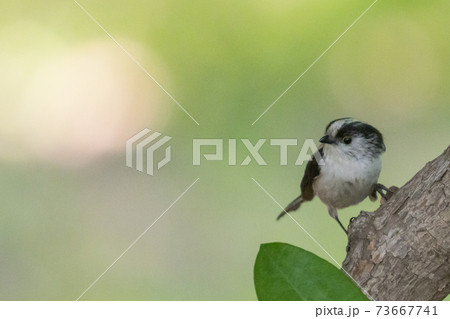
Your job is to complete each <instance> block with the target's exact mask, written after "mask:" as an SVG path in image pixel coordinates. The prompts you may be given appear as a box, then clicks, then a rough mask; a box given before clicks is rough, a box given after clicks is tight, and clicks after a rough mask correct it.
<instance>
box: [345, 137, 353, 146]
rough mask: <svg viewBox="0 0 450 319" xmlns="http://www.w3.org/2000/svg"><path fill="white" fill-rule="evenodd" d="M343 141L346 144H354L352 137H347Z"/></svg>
mask: <svg viewBox="0 0 450 319" xmlns="http://www.w3.org/2000/svg"><path fill="white" fill-rule="evenodd" d="M343 141H344V143H345V144H350V143H351V142H352V138H351V137H350V136H346V137H344V139H343Z"/></svg>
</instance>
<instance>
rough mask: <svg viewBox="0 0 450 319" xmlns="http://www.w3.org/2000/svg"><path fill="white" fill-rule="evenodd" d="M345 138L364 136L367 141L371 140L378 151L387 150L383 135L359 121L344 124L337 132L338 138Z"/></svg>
mask: <svg viewBox="0 0 450 319" xmlns="http://www.w3.org/2000/svg"><path fill="white" fill-rule="evenodd" d="M344 136H362V137H364V138H365V139H367V140H371V141H372V143H373V144H374V145H375V147H376V148H377V149H382V150H383V151H385V150H386V147H385V146H384V143H383V135H382V134H381V133H380V131H378V130H377V129H376V128H375V127H373V126H372V125H370V124H366V123H363V122H359V121H355V122H350V123H347V124H344V125H343V126H342V127H341V128H340V129H339V131H338V132H337V134H336V138H343V137H344Z"/></svg>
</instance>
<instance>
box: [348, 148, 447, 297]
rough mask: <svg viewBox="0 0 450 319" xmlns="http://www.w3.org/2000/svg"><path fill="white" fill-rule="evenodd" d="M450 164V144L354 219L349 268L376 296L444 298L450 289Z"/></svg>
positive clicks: (366, 288) (370, 292)
mask: <svg viewBox="0 0 450 319" xmlns="http://www.w3.org/2000/svg"><path fill="white" fill-rule="evenodd" d="M405 160H406V159H405ZM449 166H450V146H449V147H448V148H447V150H446V151H445V152H444V153H443V154H442V155H440V156H439V157H437V158H436V159H434V160H433V161H431V162H429V163H427V165H425V167H424V168H423V169H422V170H421V171H420V172H418V173H417V174H416V175H415V176H414V177H413V178H412V179H411V180H410V181H409V182H408V183H406V184H405V185H404V186H403V187H402V188H400V189H399V190H398V191H397V192H396V193H395V194H394V195H393V196H392V197H391V198H390V199H389V200H388V201H387V202H386V203H384V204H382V205H381V206H380V208H378V209H377V210H376V211H375V212H361V213H360V215H359V216H358V217H357V218H356V219H354V221H353V222H352V223H351V224H350V226H349V234H348V238H349V246H348V250H349V251H348V252H347V257H346V258H345V260H344V263H343V269H345V271H347V273H348V274H350V276H351V277H353V278H352V279H353V280H354V281H355V282H356V283H357V284H358V285H359V286H360V287H361V288H363V291H365V292H366V293H368V295H370V296H369V297H371V298H373V299H374V300H442V299H444V298H445V297H446V296H447V295H448V294H449V293H450V262H449V257H450V197H449V195H450V174H448V169H449Z"/></svg>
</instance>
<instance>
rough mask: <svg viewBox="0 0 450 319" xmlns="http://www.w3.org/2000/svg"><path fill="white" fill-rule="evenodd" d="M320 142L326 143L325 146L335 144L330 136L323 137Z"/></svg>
mask: <svg viewBox="0 0 450 319" xmlns="http://www.w3.org/2000/svg"><path fill="white" fill-rule="evenodd" d="M319 142H320V143H324V144H333V143H334V141H333V140H332V139H331V138H330V137H329V136H328V135H325V136H324V137H322V138H321V139H320V140H319Z"/></svg>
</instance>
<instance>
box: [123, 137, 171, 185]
mask: <svg viewBox="0 0 450 319" xmlns="http://www.w3.org/2000/svg"><path fill="white" fill-rule="evenodd" d="M151 132H152V131H151V130H149V129H148V128H146V129H144V130H142V131H140V132H139V133H137V134H136V135H134V136H133V137H131V138H130V139H128V140H127V143H126V152H127V159H126V164H127V166H128V167H131V168H132V167H133V166H134V164H135V165H136V169H137V170H138V171H141V172H143V171H144V167H145V166H146V172H147V174H149V175H152V176H153V174H154V168H155V167H156V169H160V168H162V167H163V166H164V165H166V164H167V163H169V162H170V159H171V149H170V145H169V146H167V147H166V149H165V155H164V158H162V159H161V160H159V161H158V162H155V157H156V156H155V152H156V151H157V150H158V149H159V148H160V147H162V146H163V145H164V144H166V143H167V142H168V141H170V140H171V139H172V138H171V137H170V136H162V137H161V133H159V132H153V133H151ZM134 148H135V149H136V153H135V154H136V156H135V157H134V158H133V149H134Z"/></svg>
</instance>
